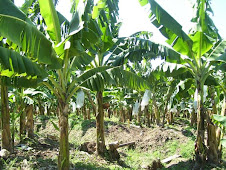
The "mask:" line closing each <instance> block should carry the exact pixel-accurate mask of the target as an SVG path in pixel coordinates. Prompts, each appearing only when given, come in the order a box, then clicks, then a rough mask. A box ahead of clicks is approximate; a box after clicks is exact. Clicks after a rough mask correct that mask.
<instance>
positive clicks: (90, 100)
mask: <svg viewBox="0 0 226 170" xmlns="http://www.w3.org/2000/svg"><path fill="white" fill-rule="evenodd" d="M87 94H88V99H89V102H90V104H91V105H92V107H93V114H94V116H96V112H97V111H96V110H97V108H96V105H95V104H94V102H93V99H92V96H91V94H90V93H89V92H87Z"/></svg>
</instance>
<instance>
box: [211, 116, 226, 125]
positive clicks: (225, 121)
mask: <svg viewBox="0 0 226 170" xmlns="http://www.w3.org/2000/svg"><path fill="white" fill-rule="evenodd" d="M213 120H214V121H216V123H219V124H220V125H222V126H223V127H226V116H222V115H216V114H213Z"/></svg>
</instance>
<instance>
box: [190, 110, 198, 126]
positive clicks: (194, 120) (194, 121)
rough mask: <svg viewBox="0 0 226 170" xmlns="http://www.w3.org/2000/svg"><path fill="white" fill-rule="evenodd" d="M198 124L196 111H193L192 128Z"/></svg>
mask: <svg viewBox="0 0 226 170" xmlns="http://www.w3.org/2000/svg"><path fill="white" fill-rule="evenodd" d="M196 123H197V115H196V113H195V110H194V109H192V112H191V126H194V124H196Z"/></svg>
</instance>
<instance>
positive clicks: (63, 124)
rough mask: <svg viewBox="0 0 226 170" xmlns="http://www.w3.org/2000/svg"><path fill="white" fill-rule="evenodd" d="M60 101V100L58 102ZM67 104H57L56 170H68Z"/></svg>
mask: <svg viewBox="0 0 226 170" xmlns="http://www.w3.org/2000/svg"><path fill="white" fill-rule="evenodd" d="M59 101H60V100H59ZM68 109H69V107H68V104H66V103H65V102H63V101H60V103H59V111H60V112H59V128H60V153H59V156H58V169H59V170H69V141H68Z"/></svg>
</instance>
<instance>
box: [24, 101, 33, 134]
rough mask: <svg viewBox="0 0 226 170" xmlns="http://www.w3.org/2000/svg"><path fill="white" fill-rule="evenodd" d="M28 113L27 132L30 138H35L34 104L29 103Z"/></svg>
mask: <svg viewBox="0 0 226 170" xmlns="http://www.w3.org/2000/svg"><path fill="white" fill-rule="evenodd" d="M26 113H27V123H26V127H27V134H28V137H29V138H34V118H33V105H32V104H31V105H28V106H27V108H26Z"/></svg>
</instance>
